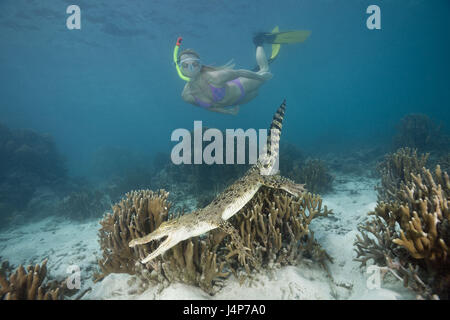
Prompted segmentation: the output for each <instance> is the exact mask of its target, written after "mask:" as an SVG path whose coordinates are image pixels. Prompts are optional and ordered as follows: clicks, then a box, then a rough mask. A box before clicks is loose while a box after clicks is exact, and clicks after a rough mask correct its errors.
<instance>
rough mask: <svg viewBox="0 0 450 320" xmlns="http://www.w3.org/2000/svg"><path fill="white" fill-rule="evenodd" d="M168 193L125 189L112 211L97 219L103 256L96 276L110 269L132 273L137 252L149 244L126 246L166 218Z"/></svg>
mask: <svg viewBox="0 0 450 320" xmlns="http://www.w3.org/2000/svg"><path fill="white" fill-rule="evenodd" d="M168 196H169V193H168V192H166V191H164V190H159V191H158V192H153V191H151V190H139V191H131V192H128V193H127V194H126V195H125V198H124V199H122V200H121V201H120V202H119V203H117V204H115V205H114V206H113V207H112V210H113V212H112V213H108V214H107V215H106V216H105V217H104V218H103V220H101V221H100V224H101V225H102V227H101V228H100V230H99V241H100V247H101V249H102V250H103V257H102V259H101V260H99V265H100V269H101V271H102V275H98V276H97V277H98V278H102V277H103V276H105V275H107V274H109V273H113V272H117V273H129V274H134V265H135V263H136V260H137V259H138V258H139V253H140V252H139V251H141V250H144V251H145V250H146V249H147V248H148V247H152V246H151V244H150V245H149V246H143V247H139V248H130V247H129V246H128V243H129V242H130V241H131V240H132V239H135V238H137V237H141V236H142V235H143V234H147V233H148V232H151V231H153V230H155V229H156V228H158V227H159V225H160V224H161V223H162V222H163V221H165V220H167V218H168V214H169V208H170V203H169V202H168V201H167V197H168ZM153 249H154V248H153Z"/></svg>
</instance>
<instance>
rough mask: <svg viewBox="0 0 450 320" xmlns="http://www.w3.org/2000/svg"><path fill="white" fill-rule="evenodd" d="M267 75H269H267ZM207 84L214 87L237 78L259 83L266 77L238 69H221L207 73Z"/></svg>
mask: <svg viewBox="0 0 450 320" xmlns="http://www.w3.org/2000/svg"><path fill="white" fill-rule="evenodd" d="M268 74H269V73H268ZM207 76H208V82H210V83H212V84H215V85H223V84H225V82H227V81H230V80H234V79H236V78H239V77H243V78H249V79H254V80H259V81H265V80H267V79H268V76H267V75H261V74H259V73H257V72H253V71H249V70H244V69H239V70H232V69H223V70H216V71H208V73H207Z"/></svg>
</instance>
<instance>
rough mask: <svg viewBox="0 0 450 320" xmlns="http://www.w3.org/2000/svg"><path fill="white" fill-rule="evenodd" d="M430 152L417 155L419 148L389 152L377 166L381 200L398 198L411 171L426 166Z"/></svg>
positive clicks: (378, 188) (415, 171) (379, 198)
mask: <svg viewBox="0 0 450 320" xmlns="http://www.w3.org/2000/svg"><path fill="white" fill-rule="evenodd" d="M428 157H429V154H428V153H427V154H421V155H417V150H414V149H410V148H401V149H398V150H397V152H395V153H392V154H387V155H386V156H385V159H384V161H383V162H381V163H379V164H378V166H377V170H378V173H379V174H380V176H381V186H378V187H377V188H376V189H377V191H378V200H379V201H384V202H387V201H390V200H394V199H396V198H397V196H398V195H397V193H398V190H399V188H400V186H401V184H402V182H404V181H406V180H408V179H409V178H410V174H411V173H415V174H417V173H418V172H420V170H421V169H422V168H423V167H425V166H426V163H427V160H428Z"/></svg>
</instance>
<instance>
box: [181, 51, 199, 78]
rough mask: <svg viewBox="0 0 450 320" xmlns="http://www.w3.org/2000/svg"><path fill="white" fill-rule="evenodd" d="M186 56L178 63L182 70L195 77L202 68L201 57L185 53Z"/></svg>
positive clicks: (185, 73) (188, 75)
mask: <svg viewBox="0 0 450 320" xmlns="http://www.w3.org/2000/svg"><path fill="white" fill-rule="evenodd" d="M182 56H183V57H184V58H183V59H180V62H179V63H178V65H179V66H180V67H181V72H183V74H184V75H185V76H187V77H189V78H194V77H195V76H196V75H197V74H198V73H199V72H200V69H201V64H200V59H199V58H197V57H195V56H194V55H191V54H183V55H182Z"/></svg>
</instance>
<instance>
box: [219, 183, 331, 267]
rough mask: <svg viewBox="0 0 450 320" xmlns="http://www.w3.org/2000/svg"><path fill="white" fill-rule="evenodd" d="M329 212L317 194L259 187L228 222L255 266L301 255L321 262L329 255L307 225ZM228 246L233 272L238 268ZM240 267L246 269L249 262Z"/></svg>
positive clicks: (290, 261)
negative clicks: (296, 195) (238, 235)
mask: <svg viewBox="0 0 450 320" xmlns="http://www.w3.org/2000/svg"><path fill="white" fill-rule="evenodd" d="M330 213H331V211H329V210H328V209H327V207H326V206H325V207H324V208H322V199H321V198H320V196H318V195H312V194H311V193H304V194H303V195H302V196H301V197H300V198H296V197H294V196H292V195H289V194H287V193H285V192H282V191H279V190H274V189H270V188H261V190H260V191H258V193H257V194H256V195H255V196H254V197H253V199H252V200H251V201H250V202H249V203H248V204H247V205H246V206H245V207H244V208H243V209H242V210H241V211H240V212H239V213H238V214H237V215H236V216H235V217H233V218H232V221H231V222H232V224H233V225H234V226H235V227H236V228H237V229H238V230H239V234H240V237H241V238H242V239H243V240H244V242H245V246H246V247H248V248H250V250H251V254H252V255H253V256H254V257H256V261H257V265H259V266H263V267H264V266H270V265H287V264H295V263H296V262H297V259H298V258H299V257H300V256H301V255H303V254H305V255H308V256H310V257H314V258H315V259H316V260H318V261H319V262H321V263H324V260H325V259H330V257H329V256H328V255H327V254H326V252H325V251H323V250H322V249H320V248H319V246H318V244H317V243H316V242H315V241H314V240H313V234H312V233H311V232H310V230H309V224H310V223H311V221H312V220H313V219H315V218H317V217H319V216H327V215H328V214H330ZM232 247H233V246H232V243H229V244H228V245H227V249H228V252H229V253H228V255H227V258H228V261H229V262H230V266H231V268H232V270H233V271H236V269H238V268H239V267H240V265H238V261H237V259H234V261H230V260H229V258H230V257H232V256H233V254H234V251H233V249H232ZM244 267H245V269H246V270H247V271H249V270H250V266H249V265H245V264H244Z"/></svg>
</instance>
